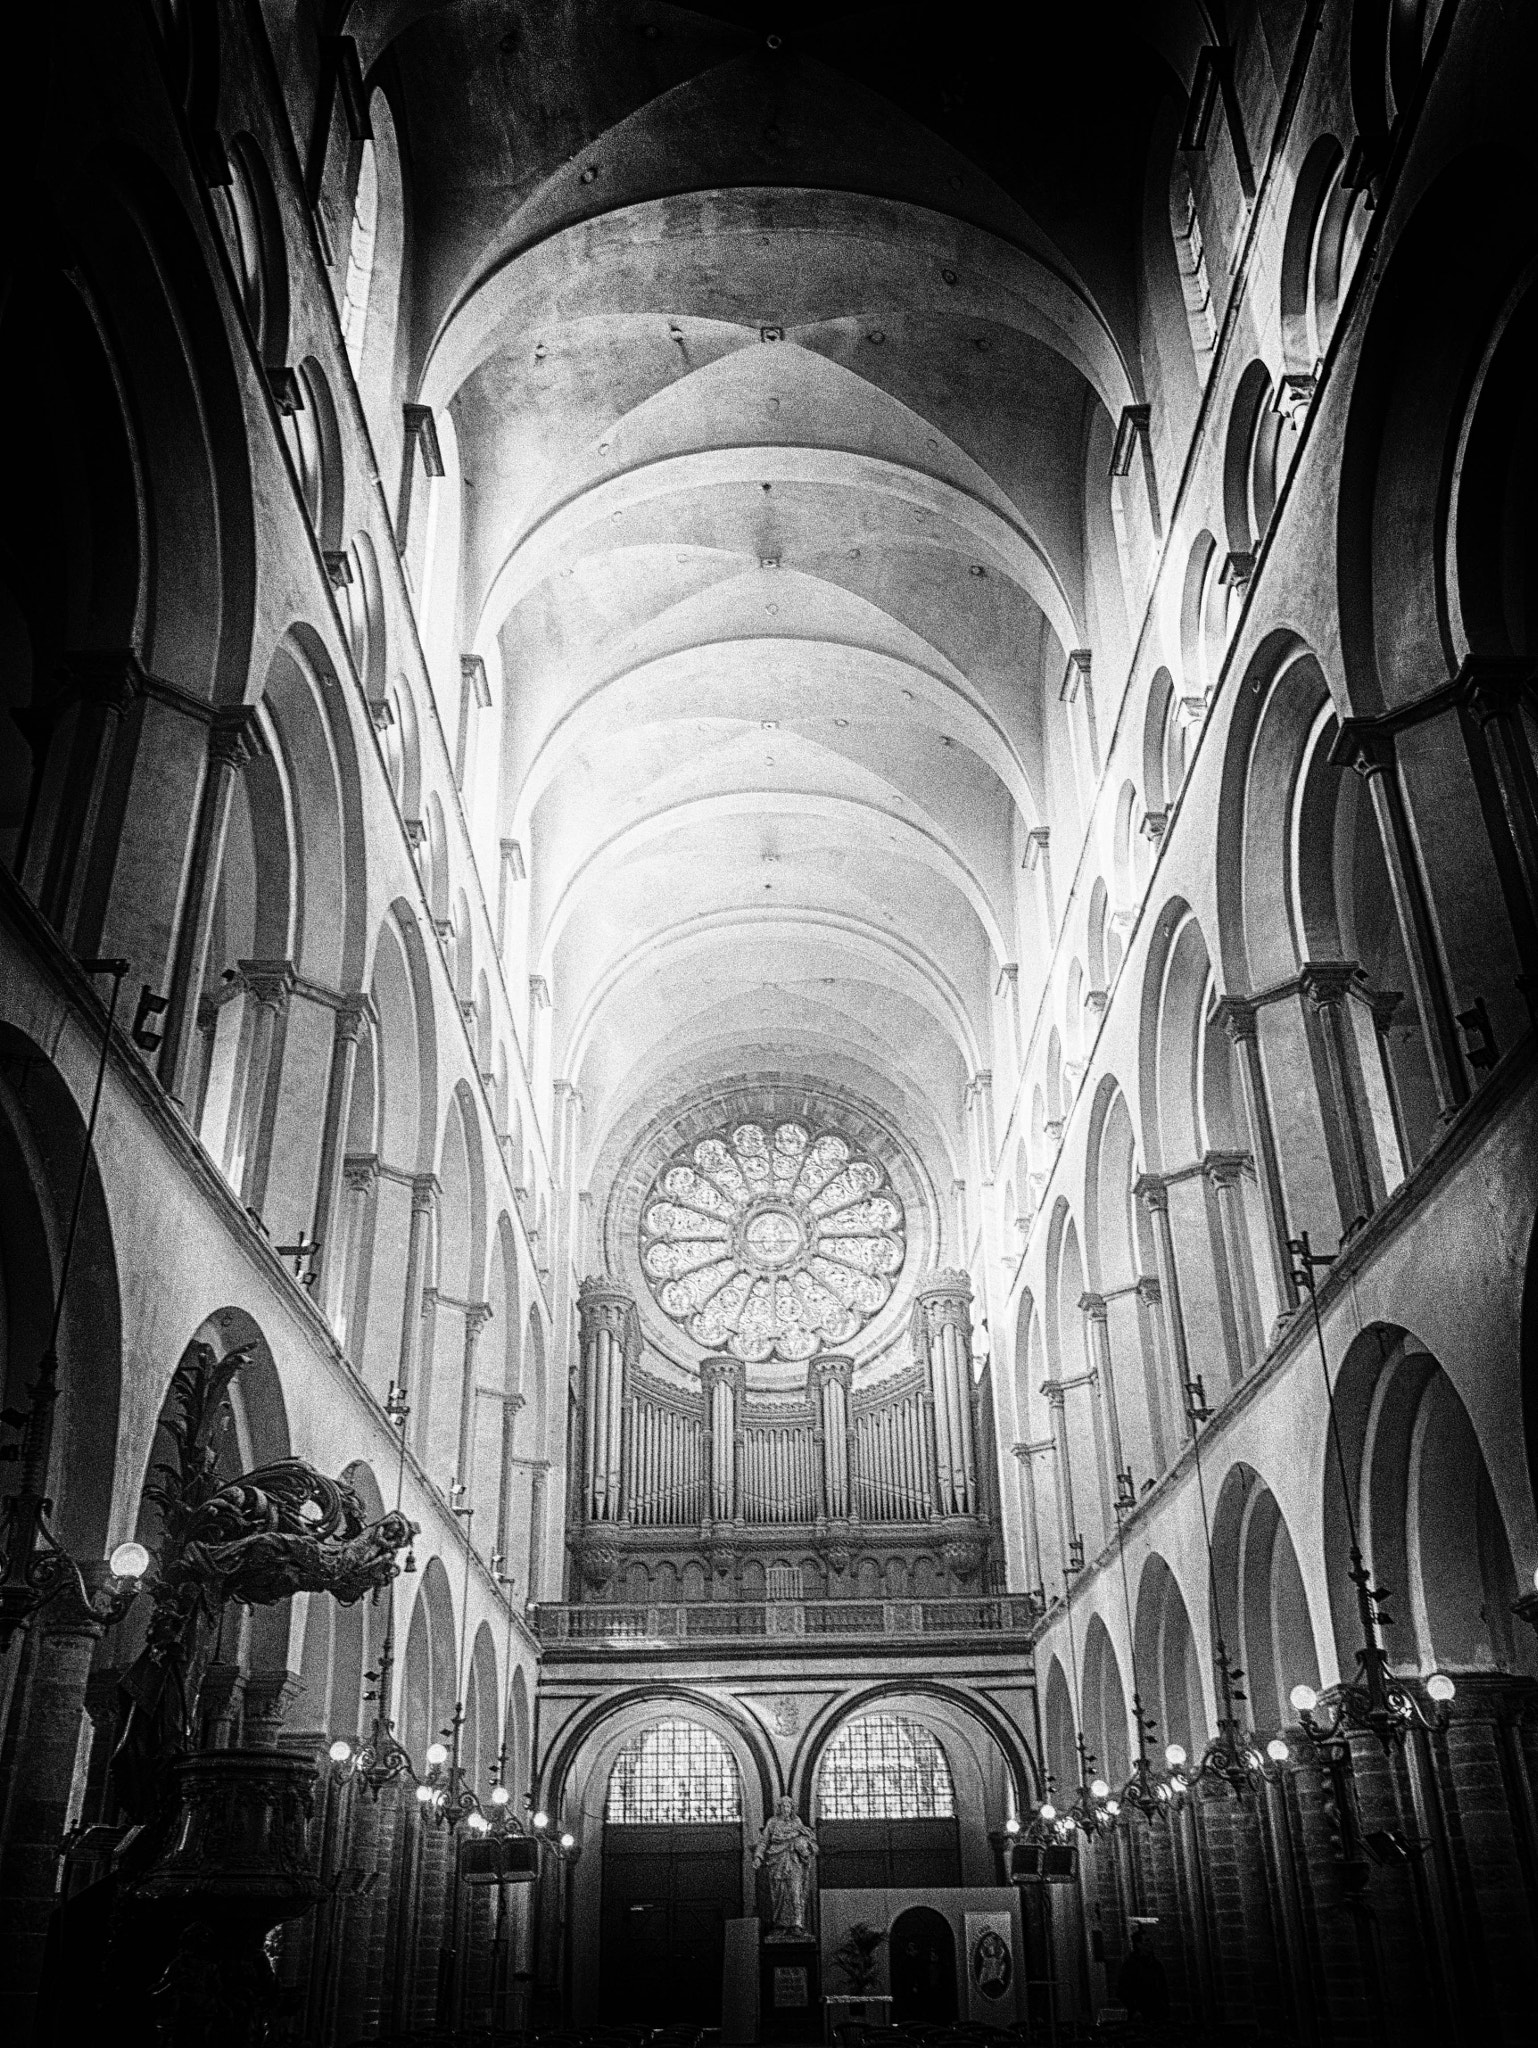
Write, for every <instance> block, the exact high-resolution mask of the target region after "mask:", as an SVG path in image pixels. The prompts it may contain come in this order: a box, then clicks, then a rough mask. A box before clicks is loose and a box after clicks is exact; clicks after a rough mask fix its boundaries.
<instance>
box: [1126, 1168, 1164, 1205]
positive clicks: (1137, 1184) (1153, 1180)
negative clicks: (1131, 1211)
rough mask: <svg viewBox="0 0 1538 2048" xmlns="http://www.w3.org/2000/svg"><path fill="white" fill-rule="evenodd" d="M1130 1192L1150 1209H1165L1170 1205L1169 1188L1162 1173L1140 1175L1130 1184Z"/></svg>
mask: <svg viewBox="0 0 1538 2048" xmlns="http://www.w3.org/2000/svg"><path fill="white" fill-rule="evenodd" d="M1132 1192H1133V1194H1134V1195H1136V1196H1137V1198H1138V1200H1139V1201H1140V1202H1145V1203H1146V1204H1147V1205H1148V1207H1149V1208H1150V1209H1153V1210H1159V1209H1167V1208H1168V1207H1169V1205H1170V1191H1169V1186H1168V1183H1167V1182H1166V1181H1165V1178H1164V1176H1163V1174H1162V1173H1140V1174H1139V1175H1138V1177H1137V1179H1136V1180H1135V1181H1134V1182H1133V1183H1132Z"/></svg>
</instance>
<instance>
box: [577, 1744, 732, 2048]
mask: <svg viewBox="0 0 1538 2048" xmlns="http://www.w3.org/2000/svg"><path fill="white" fill-rule="evenodd" d="M741 1911H742V1786H741V1781H740V1779H739V1777H738V1773H737V1765H736V1762H735V1760H734V1759H733V1757H732V1753H731V1751H730V1750H729V1749H728V1748H727V1746H726V1744H725V1743H724V1742H723V1741H722V1740H721V1738H720V1736H719V1735H717V1734H716V1733H715V1731H714V1730H713V1729H711V1728H707V1727H706V1726H705V1725H704V1723H703V1722H700V1721H690V1720H685V1719H683V1718H682V1717H681V1716H677V1715H669V1716H666V1717H664V1718H662V1719H659V1720H656V1721H651V1722H648V1723H647V1725H646V1726H645V1727H644V1728H641V1729H638V1730H637V1731H636V1733H635V1734H634V1735H632V1736H631V1737H630V1739H629V1740H628V1741H627V1742H626V1744H625V1746H624V1747H623V1749H621V1750H620V1752H619V1754H618V1756H617V1757H616V1758H615V1760H614V1766H613V1769H612V1770H611V1772H610V1774H609V1789H608V1797H607V1800H606V1802H605V1806H604V1825H603V1908H602V1922H601V1936H600V1938H601V1942H602V1973H603V2009H604V2016H605V2017H606V2018H607V2019H610V2020H615V2021H627V2022H633V2023H642V2022H644V2023H649V2024H653V2025H666V2024H668V2023H670V2022H674V2021H680V2020H685V2021H692V2022H695V2023H697V2024H700V2025H706V2026H710V2025H716V2024H718V2023H719V2021H720V2017H721V1965H722V1958H723V1954H724V1950H725V1941H726V1936H725V1925H726V1922H727V1920H728V1919H735V1918H736V1917H737V1916H738V1915H739V1914H740V1913H741Z"/></svg>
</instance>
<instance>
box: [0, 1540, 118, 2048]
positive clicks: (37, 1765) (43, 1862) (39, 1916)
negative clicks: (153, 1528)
mask: <svg viewBox="0 0 1538 2048" xmlns="http://www.w3.org/2000/svg"><path fill="white" fill-rule="evenodd" d="M105 1576H106V1567H105V1566H104V1565H98V1566H96V1567H95V1568H94V1570H93V1571H92V1572H90V1573H88V1578H96V1579H104V1578H105ZM101 1635H102V1627H101V1623H100V1622H99V1621H97V1620H96V1618H95V1617H94V1616H93V1615H90V1614H88V1613H87V1612H86V1610H85V1608H84V1607H83V1606H82V1605H81V1603H80V1601H79V1599H78V1598H77V1597H75V1596H73V1595H72V1594H71V1593H70V1592H69V1591H68V1590H66V1591H64V1592H63V1593H60V1594H59V1595H58V1596H57V1597H56V1598H55V1599H54V1600H52V1601H51V1602H50V1603H49V1604H48V1605H47V1606H46V1607H44V1608H43V1609H42V1610H41V1611H40V1613H39V1614H38V1615H37V1617H36V1619H35V1620H34V1621H33V1624H32V1629H31V1631H30V1633H29V1635H28V1636H27V1638H26V1639H25V1641H24V1644H23V1647H22V1650H21V1652H20V1655H21V1656H22V1658H23V1659H24V1660H25V1664H24V1669H23V1673H22V1676H21V1680H20V1683H19V1685H18V1688H17V1698H16V1701H15V1704H14V1707H13V1716H14V1718H13V1720H12V1727H13V1729H14V1730H15V1734H14V1744H15V1748H14V1766H13V1769H12V1771H11V1772H10V1774H9V1775H10V1780H11V1795H10V1801H9V1812H8V1813H7V1815H6V1832H5V1842H4V1848H3V1851H0V2036H3V2038H4V2039H6V2040H8V2041H16V2042H21V2041H29V2040H31V2038H32V2014H33V2009H34V2005H35V2002H36V1998H37V1993H38V1987H39V1983H40V1980H41V1976H42V1968H43V1946H44V1942H45V1939H46V1936H47V1931H48V1917H49V1914H50V1913H51V1912H52V1910H53V1906H54V1901H55V1894H56V1886H57V1879H58V1868H59V1853H60V1849H61V1847H62V1843H63V1837H64V1826H65V1820H66V1816H67V1815H68V1812H69V1803H70V1792H71V1789H72V1787H73V1785H74V1780H75V1770H76V1765H77V1763H78V1762H79V1761H80V1759H81V1738H82V1729H83V1727H85V1726H86V1686H87V1682H88V1680H89V1678H90V1673H91V1658H92V1655H93V1654H94V1652H95V1649H96V1645H97V1643H98V1642H99V1641H100V1640H101Z"/></svg>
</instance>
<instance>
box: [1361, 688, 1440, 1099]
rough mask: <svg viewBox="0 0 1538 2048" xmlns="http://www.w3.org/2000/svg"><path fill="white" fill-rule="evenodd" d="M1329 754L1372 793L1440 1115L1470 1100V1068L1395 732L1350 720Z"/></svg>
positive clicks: (1374, 813) (1374, 811) (1375, 815)
mask: <svg viewBox="0 0 1538 2048" xmlns="http://www.w3.org/2000/svg"><path fill="white" fill-rule="evenodd" d="M1330 759H1331V761H1332V762H1334V763H1335V764H1336V766H1338V767H1342V768H1353V769H1355V771H1356V773H1357V774H1358V775H1360V776H1361V778H1362V779H1363V781H1364V782H1365V783H1366V784H1367V789H1368V794H1369V795H1370V796H1371V798H1372V807H1373V815H1374V817H1375V818H1376V819H1377V823H1378V836H1379V838H1380V839H1381V840H1382V842H1383V858H1384V862H1385V864H1386V866H1387V868H1388V878H1389V887H1390V889H1391V890H1392V892H1393V897H1394V909H1395V912H1396V914H1397V916H1398V919H1399V930H1400V936H1401V938H1402V939H1403V941H1404V949H1405V958H1406V959H1407V961H1408V962H1409V967H1410V986H1411V989H1412V991H1413V993H1414V996H1415V1007H1416V1009H1417V1011H1418V1012H1419V1014H1420V1020H1421V1033H1422V1035H1423V1037H1424V1039H1425V1041H1426V1057H1427V1059H1428V1060H1429V1062H1430V1065H1431V1076H1432V1081H1433V1083H1434V1084H1435V1087H1436V1091H1437V1102H1438V1105H1439V1106H1440V1108H1441V1111H1442V1114H1443V1116H1444V1117H1445V1116H1448V1115H1450V1114H1451V1113H1452V1112H1453V1111H1454V1110H1456V1109H1458V1108H1460V1107H1461V1106H1462V1104H1463V1103H1465V1102H1467V1101H1468V1099H1469V1083H1468V1072H1467V1069H1466V1068H1465V1066H1464V1064H1463V1051H1462V1048H1461V1047H1460V1045H1459V1043H1458V1027H1457V1024H1456V1023H1455V1021H1454V1018H1453V1006H1452V1003H1451V1001H1450V1000H1449V997H1448V993H1447V982H1446V978H1445V977H1444V975H1443V972H1442V960H1441V954H1440V952H1439V950H1438V946H1437V938H1436V927H1435V925H1434V923H1433V921H1432V916H1431V904H1430V900H1429V898H1428V896H1427V893H1426V885H1425V882H1424V881H1423V879H1422V877H1421V871H1420V863H1419V859H1418V857H1417V854H1416V851H1415V841H1414V837H1413V835H1412V834H1411V831H1410V820H1409V815H1408V813H1407V812H1406V810H1405V801H1404V791H1403V790H1402V789H1401V788H1400V784H1399V772H1398V768H1397V765H1396V763H1395V759H1394V741H1393V737H1392V735H1391V734H1389V733H1386V732H1378V731H1374V730H1373V729H1372V727H1371V726H1370V725H1367V724H1366V723H1365V722H1364V721H1359V720H1357V719H1347V720H1346V721H1345V723H1344V724H1343V725H1342V726H1341V729H1340V732H1339V734H1338V736H1337V738H1336V740H1335V744H1334V745H1333V746H1332V747H1331V749H1330Z"/></svg>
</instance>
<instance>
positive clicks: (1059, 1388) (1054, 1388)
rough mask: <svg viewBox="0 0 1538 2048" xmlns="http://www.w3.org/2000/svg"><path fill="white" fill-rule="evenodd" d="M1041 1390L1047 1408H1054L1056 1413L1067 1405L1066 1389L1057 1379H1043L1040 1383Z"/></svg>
mask: <svg viewBox="0 0 1538 2048" xmlns="http://www.w3.org/2000/svg"><path fill="white" fill-rule="evenodd" d="M1041 1391H1042V1393H1043V1394H1044V1395H1045V1396H1046V1400H1047V1406H1048V1407H1049V1408H1052V1409H1055V1410H1056V1411H1057V1413H1058V1414H1061V1413H1062V1411H1063V1410H1064V1409H1065V1408H1066V1407H1067V1405H1068V1390H1067V1388H1066V1387H1064V1386H1063V1385H1062V1384H1061V1383H1060V1382H1059V1381H1057V1380H1043V1381H1042V1383H1041Z"/></svg>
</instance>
